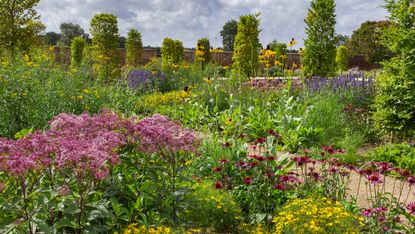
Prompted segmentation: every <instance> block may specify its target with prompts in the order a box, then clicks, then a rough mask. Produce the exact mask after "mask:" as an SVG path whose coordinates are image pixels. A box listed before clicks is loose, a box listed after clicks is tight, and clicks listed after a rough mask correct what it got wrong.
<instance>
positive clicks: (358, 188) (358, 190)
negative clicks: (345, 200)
mask: <svg viewBox="0 0 415 234" xmlns="http://www.w3.org/2000/svg"><path fill="white" fill-rule="evenodd" d="M361 180H362V176H359V183H358V185H357V193H356V204H357V199H358V198H359V192H360V182H361Z"/></svg>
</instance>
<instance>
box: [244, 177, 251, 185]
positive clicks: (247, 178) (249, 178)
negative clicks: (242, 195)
mask: <svg viewBox="0 0 415 234" xmlns="http://www.w3.org/2000/svg"><path fill="white" fill-rule="evenodd" d="M251 183H252V178H251V177H249V176H247V177H245V178H244V184H248V185H249V184H251Z"/></svg>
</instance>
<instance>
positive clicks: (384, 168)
mask: <svg viewBox="0 0 415 234" xmlns="http://www.w3.org/2000/svg"><path fill="white" fill-rule="evenodd" d="M377 167H378V169H379V171H380V172H381V173H384V172H388V171H391V170H392V169H393V168H392V163H387V162H381V163H378V164H377Z"/></svg>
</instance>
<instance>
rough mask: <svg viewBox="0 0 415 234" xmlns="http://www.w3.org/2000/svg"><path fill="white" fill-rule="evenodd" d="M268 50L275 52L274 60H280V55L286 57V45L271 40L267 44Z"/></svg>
mask: <svg viewBox="0 0 415 234" xmlns="http://www.w3.org/2000/svg"><path fill="white" fill-rule="evenodd" d="M267 47H269V49H270V50H272V51H274V52H275V58H281V56H282V55H287V44H286V43H283V42H278V41H277V40H273V41H272V42H271V43H269V44H268V46H267Z"/></svg>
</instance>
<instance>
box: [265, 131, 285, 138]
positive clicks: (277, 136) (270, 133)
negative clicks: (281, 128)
mask: <svg viewBox="0 0 415 234" xmlns="http://www.w3.org/2000/svg"><path fill="white" fill-rule="evenodd" d="M267 133H268V134H269V135H271V136H274V137H276V138H282V136H281V134H279V133H277V132H276V131H274V130H268V131H267Z"/></svg>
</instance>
